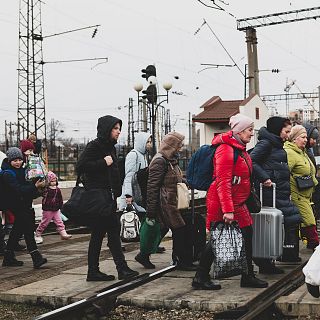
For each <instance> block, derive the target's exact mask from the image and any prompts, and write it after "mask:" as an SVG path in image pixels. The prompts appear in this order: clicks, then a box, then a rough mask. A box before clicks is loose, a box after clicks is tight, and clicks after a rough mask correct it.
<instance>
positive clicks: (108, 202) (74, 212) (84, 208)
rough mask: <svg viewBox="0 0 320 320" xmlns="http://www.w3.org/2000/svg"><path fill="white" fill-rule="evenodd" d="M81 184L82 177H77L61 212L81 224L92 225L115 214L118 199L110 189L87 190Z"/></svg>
mask: <svg viewBox="0 0 320 320" xmlns="http://www.w3.org/2000/svg"><path fill="white" fill-rule="evenodd" d="M79 184H80V177H78V178H77V182H76V186H75V187H74V188H73V189H72V193H71V197H70V199H69V200H68V201H67V202H66V203H65V204H64V205H63V206H62V208H61V212H62V213H63V214H64V215H65V216H66V217H67V218H68V219H70V221H72V222H74V223H75V224H77V225H81V226H91V225H92V224H94V223H99V221H101V219H104V218H107V217H108V216H110V215H111V214H115V212H116V201H115V200H114V196H113V194H112V192H111V191H110V190H107V189H89V190H87V189H85V188H84V187H82V186H80V185H79Z"/></svg>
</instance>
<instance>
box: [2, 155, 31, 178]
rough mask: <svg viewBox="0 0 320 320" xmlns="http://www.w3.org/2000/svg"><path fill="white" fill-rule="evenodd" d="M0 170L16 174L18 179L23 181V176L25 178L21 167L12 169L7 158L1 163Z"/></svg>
mask: <svg viewBox="0 0 320 320" xmlns="http://www.w3.org/2000/svg"><path fill="white" fill-rule="evenodd" d="M1 170H12V171H14V172H15V173H16V175H17V176H19V177H20V179H22V180H25V178H24V176H25V170H24V168H23V167H20V168H19V169H16V168H14V167H12V166H11V165H10V163H9V161H8V158H5V159H4V160H3V161H2V164H1Z"/></svg>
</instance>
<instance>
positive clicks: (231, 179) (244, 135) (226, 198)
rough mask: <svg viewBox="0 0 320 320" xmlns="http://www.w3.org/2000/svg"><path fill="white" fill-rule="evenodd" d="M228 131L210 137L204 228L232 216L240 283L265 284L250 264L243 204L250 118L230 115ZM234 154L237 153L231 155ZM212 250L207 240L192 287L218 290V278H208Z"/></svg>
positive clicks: (246, 191)
mask: <svg viewBox="0 0 320 320" xmlns="http://www.w3.org/2000/svg"><path fill="white" fill-rule="evenodd" d="M229 125H230V127H231V131H229V132H227V133H223V134H219V135H218V136H216V137H214V138H213V140H212V145H213V146H218V147H217V149H216V151H215V154H214V158H213V164H214V173H213V175H214V181H213V182H212V184H211V186H210V188H209V190H208V193H207V228H208V229H210V226H211V225H213V224H214V222H217V221H225V222H226V223H230V222H231V221H233V220H236V221H237V222H238V224H239V227H240V228H241V232H242V235H243V238H244V243H245V251H246V258H247V264H248V272H247V273H246V274H242V277H241V283H240V286H241V287H251V288H265V287H267V286H268V283H267V282H265V281H262V280H260V279H257V278H256V277H255V275H254V272H253V265H252V217H251V215H250V212H249V210H248V208H247V206H246V204H245V201H246V200H247V199H248V197H249V195H250V188H251V186H250V174H251V172H252V163H251V159H250V156H249V155H248V153H247V151H246V144H247V143H249V142H250V140H251V137H252V136H253V121H252V119H250V118H249V117H247V116H245V115H242V114H237V115H235V116H232V117H231V118H230V122H229ZM235 154H236V155H237V156H236V157H235ZM212 263H213V251H212V247H211V241H209V242H208V243H207V245H206V247H205V249H204V251H203V253H202V256H201V259H200V263H199V267H198V270H197V273H196V275H195V277H194V279H193V282H192V286H193V288H195V289H202V290H218V289H220V288H221V286H220V284H219V283H218V282H212V281H211V280H210V276H209V271H210V268H211V265H212Z"/></svg>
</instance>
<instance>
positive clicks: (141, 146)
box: [134, 132, 151, 154]
mask: <svg viewBox="0 0 320 320" xmlns="http://www.w3.org/2000/svg"><path fill="white" fill-rule="evenodd" d="M150 137H151V134H150V133H148V132H138V133H137V134H136V135H135V136H134V149H136V150H137V151H139V152H140V153H142V154H146V152H147V149H146V144H147V141H148V139H149V138H150Z"/></svg>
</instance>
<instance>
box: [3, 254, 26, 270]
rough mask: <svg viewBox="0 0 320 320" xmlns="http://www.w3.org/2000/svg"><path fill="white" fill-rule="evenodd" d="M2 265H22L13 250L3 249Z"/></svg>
mask: <svg viewBox="0 0 320 320" xmlns="http://www.w3.org/2000/svg"><path fill="white" fill-rule="evenodd" d="M2 266H3V267H21V266H23V261H19V260H17V259H16V256H15V254H14V251H12V250H5V251H4V258H3V261H2Z"/></svg>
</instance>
